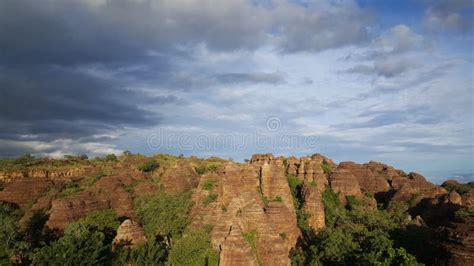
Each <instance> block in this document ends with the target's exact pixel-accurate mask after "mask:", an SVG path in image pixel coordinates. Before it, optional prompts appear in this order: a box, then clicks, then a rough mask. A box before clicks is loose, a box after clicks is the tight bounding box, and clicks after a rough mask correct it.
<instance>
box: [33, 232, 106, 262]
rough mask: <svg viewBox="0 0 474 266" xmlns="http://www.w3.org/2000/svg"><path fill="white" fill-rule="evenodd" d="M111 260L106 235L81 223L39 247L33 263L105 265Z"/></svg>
mask: <svg viewBox="0 0 474 266" xmlns="http://www.w3.org/2000/svg"><path fill="white" fill-rule="evenodd" d="M109 260H110V243H107V241H106V238H105V235H104V234H103V233H102V232H100V231H96V230H94V229H93V228H91V227H89V226H85V225H81V224H74V225H71V226H70V227H68V228H67V229H66V232H65V234H64V236H63V237H61V238H60V239H58V240H57V241H54V242H52V243H50V244H49V245H47V246H44V247H42V248H40V249H37V250H36V252H35V253H34V254H33V256H32V262H33V265H103V264H106V263H107V261H109Z"/></svg>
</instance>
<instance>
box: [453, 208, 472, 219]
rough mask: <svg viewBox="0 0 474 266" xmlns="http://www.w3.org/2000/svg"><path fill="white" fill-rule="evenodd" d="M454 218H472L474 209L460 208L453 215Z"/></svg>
mask: <svg viewBox="0 0 474 266" xmlns="http://www.w3.org/2000/svg"><path fill="white" fill-rule="evenodd" d="M454 216H455V217H456V218H458V219H464V218H467V217H471V216H474V208H465V207H464V208H461V209H459V210H457V211H456V212H455V213H454Z"/></svg>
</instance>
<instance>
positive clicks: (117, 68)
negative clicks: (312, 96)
mask: <svg viewBox="0 0 474 266" xmlns="http://www.w3.org/2000/svg"><path fill="white" fill-rule="evenodd" d="M365 15H366V13H365V12H364V11H363V10H360V9H359V8H358V6H357V5H356V4H353V3H352V2H350V1H349V2H347V3H340V4H338V3H332V2H327V3H326V2H324V3H323V2H321V3H318V6H316V5H315V6H301V5H298V4H295V3H293V2H290V1H272V2H271V3H270V4H268V5H256V4H252V3H251V2H250V1H247V0H235V1H212V0H202V1H152V0H140V1H128V0H114V1H102V0H84V1H73V0H71V1H64V0H42V1H28V0H4V1H0V51H1V52H0V141H3V143H2V146H1V147H0V151H1V150H9V152H8V154H9V155H10V154H16V153H20V152H21V153H23V152H25V151H28V149H30V150H31V149H32V147H33V146H32V145H33V144H31V143H30V144H28V145H26V144H23V143H21V141H30V142H31V141H44V142H48V143H52V142H55V143H56V144H55V145H53V146H52V147H48V148H47V149H42V150H37V151H40V152H49V151H54V150H55V149H62V150H64V146H65V145H70V144H69V142H57V141H58V140H62V139H74V140H75V141H76V142H75V143H76V144H77V143H81V142H84V143H85V142H87V141H99V139H97V138H96V137H94V136H95V135H107V134H108V133H110V132H117V131H118V130H117V129H123V128H128V127H134V128H144V127H148V126H156V125H158V124H159V123H160V121H161V119H160V118H161V115H160V114H159V113H158V111H156V110H159V106H161V105H165V104H183V103H186V102H187V101H186V99H182V98H179V97H178V96H176V95H174V94H178V93H182V92H183V91H184V92H186V91H187V90H192V89H199V90H203V89H206V88H208V87H211V86H218V85H221V84H230V83H235V84H238V83H265V84H272V85H275V84H281V83H284V82H286V77H285V76H284V75H283V74H282V73H260V72H254V73H253V72H251V70H250V72H249V73H247V72H245V73H235V72H232V71H233V70H230V73H217V74H215V73H202V72H200V70H199V69H197V68H193V67H191V69H189V68H187V69H183V68H184V67H183V66H184V65H186V64H187V63H188V62H193V61H192V60H194V59H195V57H194V55H195V54H194V53H195V52H196V49H199V48H203V49H205V50H208V51H210V53H212V52H239V51H255V50H257V49H259V48H261V47H266V46H272V47H274V48H276V49H275V50H277V51H279V52H281V53H294V52H305V51H309V52H318V51H322V50H325V49H332V48H337V47H341V46H346V45H351V44H354V43H360V42H361V41H364V40H366V37H367V32H366V30H365V25H366V22H367V20H366V19H365V18H366V16H365ZM341 17H344V19H343V20H341V19H340V18H341ZM190 65H191V64H190ZM227 71H229V70H227ZM178 90H179V92H176V93H174V92H175V91H178ZM5 141H7V142H8V143H6V142H5ZM100 141H104V142H107V137H106V139H100ZM15 147H16V148H15ZM99 148H100V149H102V150H107V149H105V148H107V147H105V148H104V147H99ZM2 154H5V153H3V152H2Z"/></svg>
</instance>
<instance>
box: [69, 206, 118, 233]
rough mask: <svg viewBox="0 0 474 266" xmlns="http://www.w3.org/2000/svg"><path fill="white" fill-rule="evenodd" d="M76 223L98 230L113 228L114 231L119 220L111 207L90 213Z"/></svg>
mask: <svg viewBox="0 0 474 266" xmlns="http://www.w3.org/2000/svg"><path fill="white" fill-rule="evenodd" d="M76 223H78V224H82V225H85V226H92V227H95V228H97V229H98V230H100V231H103V230H105V229H113V230H114V231H116V230H117V228H118V227H119V225H120V222H119V221H118V220H117V213H116V212H115V211H114V210H112V209H108V210H103V211H97V212H93V213H90V214H88V215H87V216H86V217H84V218H82V219H80V220H78V221H77V222H76Z"/></svg>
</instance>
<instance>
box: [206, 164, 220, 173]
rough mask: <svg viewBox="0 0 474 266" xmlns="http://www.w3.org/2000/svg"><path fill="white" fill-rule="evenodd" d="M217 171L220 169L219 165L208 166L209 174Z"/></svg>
mask: <svg viewBox="0 0 474 266" xmlns="http://www.w3.org/2000/svg"><path fill="white" fill-rule="evenodd" d="M217 169H219V165H217V164H210V165H208V166H207V170H209V172H215V171H217Z"/></svg>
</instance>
